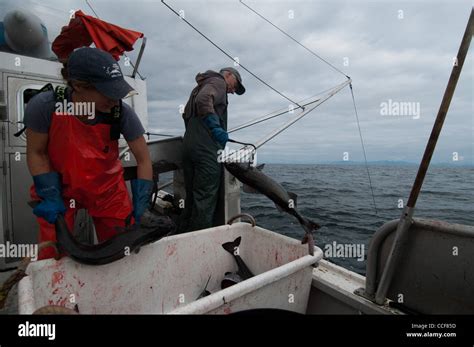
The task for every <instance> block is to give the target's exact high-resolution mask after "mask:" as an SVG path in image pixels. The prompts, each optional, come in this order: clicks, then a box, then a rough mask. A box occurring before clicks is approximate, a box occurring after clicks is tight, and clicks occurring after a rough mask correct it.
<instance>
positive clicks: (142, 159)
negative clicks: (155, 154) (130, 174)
mask: <svg viewBox="0 0 474 347" xmlns="http://www.w3.org/2000/svg"><path fill="white" fill-rule="evenodd" d="M128 146H129V147H130V150H131V151H132V153H133V155H134V157H135V159H136V160H137V178H141V179H145V180H152V179H153V169H152V167H151V159H150V152H149V151H148V146H147V144H146V141H145V138H144V137H143V136H140V137H138V138H137V139H136V140H133V141H129V142H128Z"/></svg>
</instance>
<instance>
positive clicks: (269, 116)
mask: <svg viewBox="0 0 474 347" xmlns="http://www.w3.org/2000/svg"><path fill="white" fill-rule="evenodd" d="M334 88H336V87H332V88H328V89H326V90H323V91H321V92H320V93H318V94H315V95H313V96H310V97H309V98H306V99H303V100H301V101H300V103H303V102H305V101H307V100H311V99H313V98H315V97H317V96H319V95H323V94H325V93H326V92H329V91H331V90H333V89H334ZM319 100H321V99H316V100H313V101H308V102H306V103H304V104H303V106H304V107H306V106H309V105H311V104H314V103H316V102H318V101H319ZM283 110H285V111H283ZM290 111H291V110H290V109H289V108H282V109H278V110H276V111H273V112H270V113H267V114H265V115H263V116H261V117H259V118H256V119H253V120H250V121H248V122H245V123H242V124H240V125H237V126H236V127H233V128H232V129H230V130H228V133H232V132H234V131H239V130H241V129H245V128H248V127H250V126H252V125H255V124H258V123H262V122H265V121H267V120H270V119H273V118H276V117H279V116H281V115H284V114H285V113H290ZM293 111H294V110H293ZM274 113H276V114H274Z"/></svg>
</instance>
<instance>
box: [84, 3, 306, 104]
mask: <svg viewBox="0 0 474 347" xmlns="http://www.w3.org/2000/svg"><path fill="white" fill-rule="evenodd" d="M86 1H87V0H86ZM161 2H162V4H163V5H165V6H166V7H167V8H168V9H169V10H170V11H171V12H173V13H174V14H175V15H177V16H178V17H179V18H181V19H182V20H183V21H184V22H185V23H186V24H187V25H189V26H190V27H191V28H193V29H194V30H195V31H196V32H197V33H198V34H199V35H201V36H202V37H204V38H205V39H206V40H207V41H209V42H210V43H211V44H212V45H213V46H214V47H216V48H217V49H218V50H219V51H221V52H222V53H223V54H224V55H226V56H227V57H229V58H230V59H231V60H232V61H233V62H234V63H237V62H236V61H235V58H233V57H232V56H231V55H230V54H229V53H227V52H226V51H225V50H223V49H222V48H221V47H219V45H217V44H216V43H215V42H214V41H212V40H211V39H210V38H209V37H207V36H206V35H205V34H204V33H202V32H201V31H200V30H199V29H197V28H196V27H195V26H194V25H192V24H191V23H190V22H189V21H187V20H186V19H185V18H184V17H183V16H181V15H180V14H179V13H178V12H176V10H175V9H173V8H172V7H171V6H170V5H168V4H167V3H166V2H165V1H164V0H161ZM237 64H238V66H240V67H241V68H242V69H244V70H245V71H247V72H248V73H249V74H251V75H252V76H253V77H255V78H256V79H257V80H259V81H260V82H261V83H263V84H264V85H266V86H267V87H268V88H270V89H271V90H273V91H274V92H276V93H277V94H279V95H280V96H282V97H283V98H285V99H286V100H288V101H290V102H291V103H292V104H295V105H296V106H298V108H301V109H302V110H304V106H301V105H300V104H299V103H297V102H296V101H293V100H292V99H290V98H289V97H288V96H286V95H285V94H283V93H282V92H280V91H278V90H277V89H276V88H274V87H272V86H271V85H270V84H269V83H267V82H265V81H264V80H263V79H261V78H260V77H258V76H257V75H256V74H254V73H253V72H252V71H250V70H249V69H248V68H246V67H245V66H244V65H242V64H240V63H237Z"/></svg>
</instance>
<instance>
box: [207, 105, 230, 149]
mask: <svg viewBox="0 0 474 347" xmlns="http://www.w3.org/2000/svg"><path fill="white" fill-rule="evenodd" d="M204 124H205V125H206V126H207V128H208V129H209V130H210V131H211V134H212V137H213V138H214V140H215V141H217V143H219V144H220V145H221V146H222V147H225V144H226V143H227V141H228V140H229V134H227V131H225V130H224V129H223V128H222V127H221V123H220V122H219V116H217V115H216V114H214V113H210V114H208V115H206V116H205V117H204Z"/></svg>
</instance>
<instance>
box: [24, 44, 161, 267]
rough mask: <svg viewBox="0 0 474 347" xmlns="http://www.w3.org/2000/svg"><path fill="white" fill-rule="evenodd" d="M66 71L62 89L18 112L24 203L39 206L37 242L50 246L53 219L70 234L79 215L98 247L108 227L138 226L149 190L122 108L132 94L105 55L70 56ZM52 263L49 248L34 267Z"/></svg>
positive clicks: (138, 142)
mask: <svg viewBox="0 0 474 347" xmlns="http://www.w3.org/2000/svg"><path fill="white" fill-rule="evenodd" d="M66 71H67V76H64V74H63V76H64V77H65V78H66V77H67V78H66V80H67V82H68V87H67V88H63V89H61V88H56V90H54V91H53V90H50V91H45V92H41V93H39V94H38V95H36V96H35V97H34V98H32V99H31V100H30V102H29V103H28V105H27V108H26V110H25V126H26V136H27V161H28V168H29V170H30V173H31V175H32V176H33V181H34V184H33V186H32V187H31V190H30V191H31V197H32V198H33V199H34V200H41V202H40V204H39V205H37V206H36V207H35V208H34V210H33V213H34V214H35V215H36V216H37V217H38V223H39V226H40V234H39V242H40V243H41V242H44V241H49V240H52V241H55V240H56V233H55V226H54V223H55V222H56V219H57V217H58V215H59V214H64V216H65V220H66V222H67V224H68V227H69V230H73V225H74V216H75V212H76V211H77V210H79V209H80V208H86V209H87V211H88V213H89V215H90V216H91V217H92V218H93V220H94V225H95V229H96V234H97V238H98V240H99V242H102V241H105V240H107V239H109V238H111V237H112V236H113V235H115V234H116V232H117V231H116V228H115V227H124V226H125V225H126V219H127V217H130V215H131V214H133V218H132V219H131V221H132V223H133V222H135V223H137V224H138V223H139V222H140V217H141V216H142V214H143V213H144V212H145V210H146V208H147V207H148V204H149V201H150V196H151V193H152V189H153V181H152V164H151V160H150V154H149V152H148V147H147V144H146V141H145V138H144V137H143V134H144V129H143V126H142V125H141V123H140V120H139V118H138V116H137V115H136V113H135V112H134V111H133V109H132V108H131V107H130V106H128V105H127V104H125V103H122V100H121V99H122V98H124V97H125V96H127V95H128V94H129V93H130V92H131V91H133V88H132V87H131V86H130V85H129V84H128V83H127V82H126V81H125V80H124V78H123V75H122V72H121V70H120V67H119V65H118V64H117V62H116V61H115V60H114V58H113V57H112V56H111V55H110V54H109V53H108V52H105V51H103V50H100V49H97V48H89V47H83V48H79V49H76V50H75V51H74V52H72V54H71V55H70V57H69V59H68V62H67V70H66ZM66 105H67V106H68V107H64V106H66ZM71 111H72V112H71ZM84 111H86V112H84ZM84 113H86V114H84ZM120 134H123V136H124V138H125V140H126V141H127V143H128V145H129V147H130V150H131V152H132V153H133V155H134V156H135V158H136V160H137V179H135V180H132V181H131V187H132V195H133V202H132V201H131V200H130V197H129V194H128V191H127V187H126V185H125V181H124V178H123V167H122V165H121V163H120V160H119V158H118V156H119V148H118V139H119V137H120ZM53 256H54V250H53V249H52V248H51V247H49V248H46V249H43V251H42V252H40V254H39V259H45V258H51V257H53Z"/></svg>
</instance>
